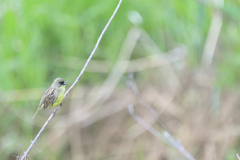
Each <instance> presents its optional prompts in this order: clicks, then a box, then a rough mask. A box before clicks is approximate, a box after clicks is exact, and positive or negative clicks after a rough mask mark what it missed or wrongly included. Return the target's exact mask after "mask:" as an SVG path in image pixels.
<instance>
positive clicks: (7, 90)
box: [0, 0, 240, 160]
mask: <svg viewBox="0 0 240 160" xmlns="http://www.w3.org/2000/svg"><path fill="white" fill-rule="evenodd" d="M217 2H218V1H216V2H215V1H210V0H209V1H203V0H199V1H197V0H182V1H179V0H151V1H150V0H139V1H134V0H123V2H122V5H121V7H120V9H119V11H118V13H117V14H116V16H115V18H114V19H113V21H112V23H111V24H110V26H109V28H108V30H107V31H106V33H105V35H104V37H103V39H102V41H101V43H100V45H99V47H98V49H97V51H96V54H95V55H94V57H93V60H95V61H100V62H101V61H103V62H104V63H105V64H106V65H107V66H108V69H109V70H110V69H111V68H112V67H113V66H114V64H115V63H116V61H117V58H118V55H119V52H120V50H121V47H122V45H123V42H124V40H125V38H126V36H127V33H128V31H129V30H130V29H131V28H132V27H133V24H132V23H131V22H130V21H129V19H128V14H129V12H130V11H132V10H135V11H137V12H138V13H139V14H140V15H141V16H142V19H143V23H142V24H141V25H140V26H139V27H141V28H142V29H144V30H145V31H146V32H147V33H148V35H149V36H150V37H151V39H152V40H153V41H154V42H155V43H156V44H157V46H158V47H159V48H160V49H161V51H162V52H167V51H169V50H171V49H173V48H175V47H176V46H178V44H182V45H184V46H185V47H186V48H187V52H188V54H187V56H186V61H185V62H186V66H187V67H186V68H185V70H184V72H181V73H184V75H188V76H190V78H189V77H188V82H189V81H191V75H194V74H196V73H198V71H199V70H200V69H202V68H204V69H206V68H207V71H206V72H208V71H209V70H210V71H213V72H211V73H210V74H211V76H212V77H214V82H213V83H211V84H210V86H208V87H209V90H214V91H216V90H217V97H218V98H219V96H218V94H219V92H218V91H221V94H220V100H219V101H220V102H219V103H220V106H221V104H222V103H221V102H222V101H221V98H222V97H226V96H222V95H231V94H235V93H236V94H237V93H238V90H239V87H238V86H239V80H240V69H239V68H240V45H239V42H240V29H239V26H240V21H239V19H240V1H237V0H235V1H234V0H227V1H219V4H220V5H218V4H217ZM117 3H118V1H116V0H115V1H113V0H101V1H93V0H81V1H67V0H42V1H30V0H22V1H18V0H1V1H0V79H1V83H0V105H1V107H0V120H1V121H0V157H1V158H0V159H9V160H10V159H15V158H14V157H12V156H11V155H21V154H22V153H23V152H24V151H25V150H26V149H27V147H28V146H29V142H30V140H31V139H33V138H34V137H35V135H36V134H37V132H38V131H39V129H40V127H41V126H42V125H43V123H44V122H45V120H46V119H47V117H48V115H49V114H50V112H48V111H44V113H40V115H41V114H42V116H40V117H42V118H37V120H35V121H32V120H31V116H32V115H33V114H34V112H35V110H36V109H37V107H38V103H39V100H40V98H41V95H42V93H43V92H44V90H45V89H46V88H47V87H48V86H50V84H51V83H52V81H53V80H54V79H55V78H56V77H61V78H63V79H65V80H66V81H68V82H69V84H68V87H69V86H70V85H71V84H72V83H73V82H74V80H75V79H76V77H77V75H78V74H79V72H80V70H81V69H82V67H83V65H84V63H85V61H86V59H87V58H88V56H89V55H90V53H91V51H92V50H93V48H94V45H95V43H96V41H97V39H98V37H99V35H100V33H101V31H102V30H103V28H104V26H105V25H106V23H107V21H108V20H109V18H110V16H111V14H112V13H113V11H114V9H115V7H116V5H117ZM215 3H216V4H215ZM221 3H222V6H221ZM216 12H217V13H219V14H222V18H220V19H221V21H222V26H221V30H220V33H219V35H218V36H217V39H218V40H217V44H216V47H214V55H213V60H212V63H211V66H210V67H209V66H207V67H205V66H203V63H202V57H203V52H204V48H205V46H206V39H207V37H208V35H209V31H210V25H211V21H212V18H213V17H214V14H215V13H216ZM220 17H221V16H220ZM213 37H214V35H213ZM211 40H212V39H210V41H211ZM210 46H211V43H210ZM145 52H146V51H143V50H142V49H141V45H137V46H136V48H135V50H134V54H133V55H132V59H134V58H139V57H142V56H146V55H147V54H146V53H145ZM139 65H141V64H139ZM149 72H150V71H145V72H142V73H139V74H138V75H139V76H138V77H137V79H136V81H139V82H140V83H141V84H142V85H143V86H144V85H145V86H146V88H147V84H149V83H151V82H153V83H154V84H155V82H156V81H159V82H157V83H159V85H160V83H161V82H160V81H161V80H159V79H161V77H160V78H159V77H158V78H159V79H158V78H156V77H154V75H152V74H150V73H149ZM181 73H179V74H178V75H179V77H182V78H183V77H184V76H183V74H181ZM107 75H108V72H98V73H97V72H93V71H92V72H91V71H86V72H85V73H84V74H83V76H82V77H81V79H80V81H79V83H78V84H77V86H79V87H80V89H82V88H84V92H83V93H82V94H84V95H85V94H88V92H89V90H91V89H92V88H93V87H94V86H101V84H102V83H103V82H104V80H105V79H106V78H107ZM149 75H151V76H149ZM186 77H187V76H186ZM165 78H166V79H167V77H165ZM189 79H190V80H189ZM182 80H183V81H185V80H184V78H183V79H182ZM198 80H199V81H201V79H198ZM206 81H207V80H206ZM207 82H208V81H207ZM117 88H118V89H119V90H123V91H124V90H127V88H126V87H124V85H123V84H121V83H120V85H118V86H117ZM197 88H198V87H197ZM73 90H74V89H73ZM193 90H194V93H195V94H196V93H198V90H197V89H196V88H194V89H193ZM225 91H226V92H225ZM93 92H94V91H93ZM229 92H230V93H229ZM212 93H213V94H214V93H215V92H209V97H211V94H212ZM189 94H190V93H189ZM195 94H194V95H195ZM114 96H117V94H116V95H114V93H113V97H114ZM76 97H77V95H76ZM200 97H201V96H200ZM213 97H214V96H213ZM178 98H179V97H177V98H176V100H177V102H178V104H179V105H180V104H183V103H181V102H179V101H180V100H179V99H180V98H179V99H178ZM210 99H211V98H210ZM236 99H237V97H236ZM83 100H84V98H83ZM208 100H209V99H208ZM69 101H70V100H68V101H67V102H66V103H65V104H68V103H70V102H69ZM200 101H201V100H200ZM209 101H210V100H209ZM194 103H195V101H194V100H193V104H194ZM196 103H198V101H197V102H196ZM209 103H211V102H209ZM238 103H239V102H238ZM238 103H237V101H236V103H234V104H235V105H234V106H237V104H238ZM208 107H209V106H208ZM200 108H201V107H200ZM209 108H211V106H210V107H209ZM217 110H218V112H220V111H219V110H221V107H220V108H217ZM233 110H235V108H233ZM235 111H238V112H236V113H240V112H239V109H237V110H235ZM42 112H43V111H42ZM197 113H198V112H196V114H197ZM204 113H205V112H204ZM43 114H45V115H44V116H43ZM59 114H61V115H62V116H63V115H68V111H66V109H63V111H62V112H61V113H59ZM126 115H127V113H126ZM186 115H188V112H186ZM37 116H39V115H37ZM214 116H215V115H213V123H214V122H215V121H218V120H217V118H216V117H214ZM123 117H124V116H123ZM166 117H167V116H166ZM127 118H128V119H129V121H130V122H126V123H124V124H123V126H125V125H126V126H125V127H126V128H127V126H128V125H130V124H129V123H133V122H134V121H133V120H132V118H131V117H130V116H128V117H127ZM182 118H183V119H181V118H180V119H181V122H184V121H185V120H184V117H182ZM119 119H122V118H121V116H120V117H119ZM109 120H111V118H109V119H108V120H106V121H109ZM167 120H168V118H167V119H166V121H167ZM239 120H240V119H239V118H238V119H234V120H233V121H231V122H232V123H233V122H236V123H237V122H239ZM50 123H52V125H53V124H55V123H57V121H56V120H55V121H54V120H53V121H51V122H50ZM179 123H180V122H179ZM232 123H231V124H232ZM104 124H105V123H103V124H102V123H100V122H98V123H97V124H94V125H93V126H92V127H89V128H87V129H85V130H84V131H82V132H83V133H82V132H81V133H82V134H83V135H84V134H86V135H89V136H93V137H95V136H96V135H98V133H99V132H100V131H99V130H98V129H99V128H101V127H103V126H104ZM179 125H180V126H181V124H179ZM107 126H108V125H106V127H107ZM216 126H217V124H216ZM109 127H110V126H109ZM47 128H48V129H46V130H45V131H44V132H45V133H44V134H43V135H42V136H41V138H40V140H39V141H43V143H40V145H39V144H36V145H39V146H37V147H36V146H35V147H34V148H33V150H32V152H30V155H29V156H30V158H31V159H36V160H37V159H46V160H47V159H48V160H49V159H51V160H54V159H59V160H61V159H79V158H76V157H75V158H74V156H73V155H74V154H71V150H72V147H70V145H69V143H70V142H68V141H67V140H66V141H65V142H64V143H61V145H59V144H58V142H54V144H52V146H51V149H49V148H50V147H49V146H48V145H45V144H44V142H45V141H47V139H46V138H45V136H46V134H47V133H48V131H49V129H50V128H51V126H48V127H47ZM76 128H77V127H76ZM95 128H97V129H95ZM172 130H175V128H173V129H172ZM101 132H103V133H102V134H104V131H101ZM175 132H177V134H178V130H177V129H176V130H175ZM69 134H70V133H69ZM95 134H96V135H95ZM216 134H217V133H216ZM49 136H50V135H49ZM51 136H54V135H51ZM51 136H50V137H51ZM79 136H80V135H79ZM148 136H151V135H150V134H148ZM178 136H179V135H178ZM236 136H237V137H235V138H236V139H235V140H236V141H235V142H236V143H231V145H229V146H230V147H229V148H228V149H226V150H224V151H222V150H221V149H219V150H218V149H216V150H215V151H212V152H214V153H221V155H222V156H220V157H214V156H213V159H236V157H235V154H236V153H237V152H238V153H240V150H239V145H240V143H239V135H236ZM50 137H49V138H50ZM83 137H84V136H82V138H83ZM179 137H180V138H181V135H180V136H179ZM88 138H89V137H88ZM50 139H51V138H50ZM90 139H91V137H90ZM82 141H84V140H82ZM192 141H193V142H194V138H193V139H192ZM237 142H238V143H237ZM59 143H60V142H59ZM82 143H83V144H85V143H84V142H82ZM86 143H87V142H86ZM114 143H118V142H117V140H116V142H114ZM159 143H163V142H161V141H159ZM189 143H190V142H189ZM218 143H220V142H216V143H215V144H218ZM221 144H222V145H226V146H228V144H226V143H225V142H223V143H221ZM56 145H57V146H58V145H59V146H61V147H57V148H55V147H54V146H56ZM96 145H97V144H96ZM186 145H187V144H186ZM93 146H95V145H93ZM143 146H144V143H143V144H142V143H140V142H139V143H138V142H136V147H135V148H134V147H133V149H132V152H134V153H131V154H134V155H132V157H131V158H126V157H120V158H119V157H118V158H119V159H154V158H149V157H148V156H147V155H148V153H149V152H150V151H145V150H144V148H143ZM190 146H191V145H190ZM85 147H87V146H84V145H83V146H82V148H85ZM118 147H119V146H118ZM194 147H196V148H194ZM39 148H40V151H38V149H39ZM116 148H117V147H116ZM119 148H120V147H119ZM203 148H204V147H202V148H201V147H199V146H197V144H195V145H193V147H188V148H187V149H190V152H191V153H192V154H193V156H194V157H195V158H196V159H204V157H202V155H203V154H204V152H205V150H208V149H205V150H204V149H203ZM210 148H211V147H210ZM213 148H214V147H213ZM82 150H83V151H82V154H83V155H84V154H86V155H92V156H85V158H82V159H117V158H116V157H115V158H114V157H111V156H110V157H108V156H107V152H110V153H111V150H107V151H106V152H103V151H102V150H101V149H99V148H98V149H95V148H94V147H93V148H92V149H91V147H90V149H89V150H88V151H86V152H87V153H85V152H84V149H82ZM116 150H117V149H116ZM119 150H121V149H119ZM173 150H174V149H173ZM213 150H214V149H213ZM89 152H90V153H89ZM159 152H160V151H159ZM172 152H173V151H172V150H170V151H168V152H167V153H165V156H164V157H165V159H171V158H173V157H174V158H175V159H176V157H178V158H179V159H184V158H182V156H181V155H177V156H176V155H175V154H177V153H175V152H177V151H175V152H174V154H173V153H172ZM212 152H211V153H212ZM114 153H115V154H117V153H119V154H120V152H117V151H114ZM71 155H72V156H71ZM216 155H218V154H216ZM156 157H157V158H156V159H164V158H161V155H159V156H156Z"/></svg>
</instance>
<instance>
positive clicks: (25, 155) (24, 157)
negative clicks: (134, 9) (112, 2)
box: [21, 0, 122, 160]
mask: <svg viewBox="0 0 240 160" xmlns="http://www.w3.org/2000/svg"><path fill="white" fill-rule="evenodd" d="M121 3H122V0H119V3H118V5H117V7H116V9H115V10H114V12H113V14H112V16H111V18H110V19H109V21H108V23H107V25H106V26H105V27H104V29H103V31H102V33H101V34H100V36H99V38H98V40H97V43H96V45H95V47H94V49H93V51H92V53H91V55H90V56H89V58H88V59H87V62H86V63H85V65H84V67H83V69H82V70H81V72H80V74H79V75H78V77H77V79H76V80H75V82H74V83H73V84H72V86H71V87H70V88H69V89H68V90H67V91H66V93H65V95H64V99H65V97H66V96H67V95H68V94H69V92H70V91H71V90H72V89H73V87H74V86H75V85H76V84H77V82H78V81H79V79H80V77H81V76H82V74H83V73H84V71H85V69H86V67H87V65H88V63H89V62H90V60H91V58H92V56H93V55H94V53H95V51H96V50H97V48H98V45H99V43H100V41H101V39H102V37H103V35H104V33H105V32H106V30H107V28H108V26H109V24H110V23H111V22H112V20H113V18H114V16H115V14H116V13H117V11H118V9H119V7H120V5H121ZM59 107H60V105H58V106H57V108H56V109H55V111H54V112H53V113H52V114H51V115H50V117H49V118H48V120H47V121H46V122H45V124H44V125H43V126H42V128H41V130H40V131H39V132H38V134H37V136H36V137H35V139H34V140H33V141H32V143H31V145H30V146H29V148H28V149H27V151H26V152H24V154H23V156H21V160H26V159H27V155H28V153H29V152H30V150H31V149H32V148H33V145H34V144H35V143H36V142H37V140H38V139H39V137H40V135H41V134H42V132H43V130H44V129H45V128H46V126H47V125H48V123H49V122H50V121H51V119H52V118H53V117H54V116H55V114H56V113H57V111H58V109H59Z"/></svg>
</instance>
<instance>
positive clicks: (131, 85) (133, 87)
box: [125, 74, 171, 132]
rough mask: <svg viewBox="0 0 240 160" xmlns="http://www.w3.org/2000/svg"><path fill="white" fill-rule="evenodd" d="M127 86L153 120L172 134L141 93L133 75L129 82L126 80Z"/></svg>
mask: <svg viewBox="0 0 240 160" xmlns="http://www.w3.org/2000/svg"><path fill="white" fill-rule="evenodd" d="M125 84H126V85H127V87H128V88H129V89H130V90H131V91H132V93H133V94H134V95H135V96H136V97H137V98H138V99H139V100H140V101H141V102H142V103H143V104H144V107H145V108H146V109H147V110H148V111H149V112H150V113H151V114H152V116H153V118H154V119H155V120H156V121H157V123H158V124H159V125H160V126H161V127H163V128H164V129H165V130H167V131H168V132H171V130H170V129H169V128H168V127H167V126H166V125H165V124H164V123H163V121H162V120H161V118H160V117H159V116H158V114H157V113H156V112H155V111H154V109H153V108H152V106H151V105H150V104H149V103H148V102H147V101H146V100H145V99H144V98H143V97H142V96H141V94H140V93H139V91H138V88H137V85H136V83H135V81H134V79H133V74H131V77H130V76H129V79H128V80H125Z"/></svg>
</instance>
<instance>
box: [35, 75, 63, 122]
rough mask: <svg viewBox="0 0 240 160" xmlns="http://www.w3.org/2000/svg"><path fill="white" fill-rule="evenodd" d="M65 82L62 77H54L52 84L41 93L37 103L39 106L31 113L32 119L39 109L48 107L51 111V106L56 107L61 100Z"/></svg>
mask: <svg viewBox="0 0 240 160" xmlns="http://www.w3.org/2000/svg"><path fill="white" fill-rule="evenodd" d="M66 84H67V82H66V81H64V80H63V79H62V78H56V79H55V80H54V81H53V83H52V85H51V86H50V87H49V88H48V89H47V90H46V92H45V93H44V94H43V96H42V99H41V101H40V103H39V107H38V109H37V111H36V112H35V114H34V115H33V117H32V119H33V118H34V117H35V116H36V114H37V113H38V111H39V110H40V109H46V108H48V107H49V108H50V110H51V111H52V109H51V108H52V107H56V106H58V105H59V104H60V103H61V102H62V100H63V98H64V94H65V85H66ZM52 112H53V111H52Z"/></svg>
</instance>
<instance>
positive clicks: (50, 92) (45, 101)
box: [32, 87, 55, 119]
mask: <svg viewBox="0 0 240 160" xmlns="http://www.w3.org/2000/svg"><path fill="white" fill-rule="evenodd" d="M54 92H55V88H52V87H50V88H48V89H47V90H46V92H45V93H44V94H43V96H42V99H41V101H40V103H39V107H38V109H37V111H36V113H35V114H34V115H33V118H34V117H35V116H36V114H37V113H38V111H39V110H40V109H41V108H44V109H46V108H47V107H48V106H49V105H50V104H51V103H53V102H54V99H55V97H54ZM33 118H32V119H33Z"/></svg>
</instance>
